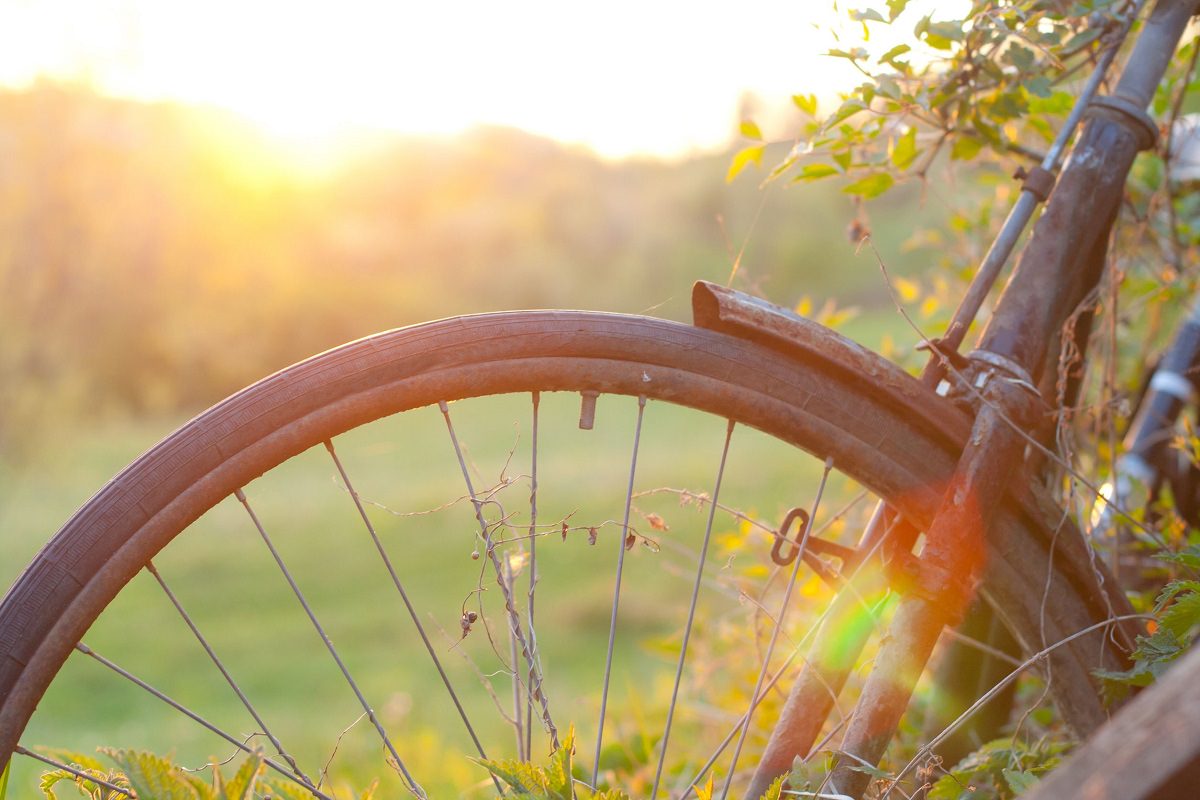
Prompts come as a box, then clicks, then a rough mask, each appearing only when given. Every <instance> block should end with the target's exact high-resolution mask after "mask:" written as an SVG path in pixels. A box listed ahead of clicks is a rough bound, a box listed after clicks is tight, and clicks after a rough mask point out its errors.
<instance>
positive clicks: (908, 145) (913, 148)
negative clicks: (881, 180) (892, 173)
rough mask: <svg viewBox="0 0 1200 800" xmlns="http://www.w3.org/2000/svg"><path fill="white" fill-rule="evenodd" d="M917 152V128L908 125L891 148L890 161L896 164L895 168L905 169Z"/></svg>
mask: <svg viewBox="0 0 1200 800" xmlns="http://www.w3.org/2000/svg"><path fill="white" fill-rule="evenodd" d="M917 152H918V151H917V129H916V127H915V126H910V127H909V129H908V130H907V131H905V132H904V135H903V136H901V137H900V138H899V139H897V140H896V144H895V146H894V147H893V148H892V163H893V164H895V165H896V169H907V168H908V165H909V164H911V163H912V162H913V160H914V159H916V157H917Z"/></svg>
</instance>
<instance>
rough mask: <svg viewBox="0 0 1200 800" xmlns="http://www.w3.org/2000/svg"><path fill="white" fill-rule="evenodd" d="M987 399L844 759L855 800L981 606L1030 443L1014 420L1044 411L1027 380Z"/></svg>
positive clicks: (842, 768)
mask: <svg viewBox="0 0 1200 800" xmlns="http://www.w3.org/2000/svg"><path fill="white" fill-rule="evenodd" d="M990 366H991V368H993V369H995V366H994V365H990ZM981 377H982V375H981ZM982 394H983V396H984V399H985V401H986V402H985V404H984V405H983V406H982V408H981V410H980V412H979V415H978V416H977V417H976V420H975V426H974V428H973V429H972V431H971V437H970V439H969V440H968V443H967V446H966V448H964V450H963V455H962V459H961V460H960V461H959V464H958V468H957V469H956V470H955V474H954V477H953V478H952V479H951V481H950V486H949V488H948V489H947V491H946V494H945V497H944V499H943V501H942V505H941V508H940V509H939V510H938V513H937V516H936V517H935V518H934V521H933V524H932V525H931V526H930V528H929V530H928V531H926V534H925V547H924V549H923V550H922V553H921V558H920V560H919V562H918V574H917V576H916V581H915V582H914V584H913V586H912V587H911V590H912V593H911V594H909V595H908V596H906V597H905V598H904V600H903V601H902V602H901V604H900V608H899V609H898V610H897V612H896V617H895V619H894V620H893V622H892V624H891V626H890V627H889V629H888V634H887V636H885V637H884V639H883V642H882V644H881V646H880V650H879V654H878V655H877V656H876V659H875V664H874V668H873V669H872V671H871V674H870V676H869V677H868V678H867V683H866V685H865V686H864V687H863V692H862V695H861V696H860V698H859V700H858V703H857V705H856V706H855V709H854V715H853V717H852V718H851V720H850V723H849V725H848V726H847V729H846V735H845V738H844V739H843V741H842V747H841V751H842V753H843V754H844V755H843V756H842V758H841V759H840V761H839V763H838V765H837V767H836V768H835V769H834V772H833V774H832V777H831V785H832V786H833V788H834V790H835V791H838V792H842V793H844V794H847V795H850V796H851V797H859V796H861V795H862V793H863V792H864V791H865V790H866V788H867V785H868V784H869V783H870V774H869V773H868V772H867V771H865V769H864V767H866V768H874V767H875V766H876V765H877V764H878V763H879V759H880V758H881V757H882V756H883V752H884V750H885V749H886V748H887V745H888V743H889V742H890V741H891V740H892V737H893V736H895V733H896V729H897V727H898V726H899V723H900V717H901V716H903V714H904V712H905V710H906V709H907V708H908V704H909V701H910V699H911V697H912V691H913V688H914V687H915V686H916V682H917V679H918V678H920V676H921V673H922V672H923V671H924V670H925V664H926V663H927V662H928V660H929V656H930V655H931V654H932V652H933V647H934V645H935V644H936V643H937V640H938V637H939V636H940V635H941V632H942V628H943V627H945V626H947V625H957V624H959V622H961V621H962V618H963V616H964V614H965V613H966V610H967V607H968V606H969V605H970V603H971V602H972V601H973V600H974V597H975V593H976V588H977V586H978V583H979V581H980V580H981V578H982V576H983V568H984V556H985V553H986V546H985V543H986V542H987V540H988V529H989V527H990V526H991V524H992V523H991V521H992V520H993V519H994V518H995V515H996V512H997V511H998V510H999V508H1000V504H1001V502H1002V501H1003V499H1004V494H1005V491H1006V489H1007V486H1008V481H1009V479H1011V476H1012V474H1013V473H1014V471H1017V470H1019V467H1020V462H1021V457H1022V455H1023V452H1024V444H1025V440H1024V439H1023V438H1022V437H1021V436H1020V435H1019V434H1018V432H1017V431H1015V430H1013V428H1012V426H1011V424H1010V423H1009V420H1014V421H1016V422H1017V423H1018V424H1021V423H1023V422H1026V421H1028V417H1029V416H1030V412H1031V411H1032V410H1034V409H1035V408H1036V406H1035V405H1034V404H1033V402H1032V399H1031V396H1030V393H1029V391H1028V389H1027V388H1026V387H1025V385H1024V381H1013V380H1008V379H1005V378H1003V377H992V378H990V379H988V380H987V381H986V383H984V385H983V386H982Z"/></svg>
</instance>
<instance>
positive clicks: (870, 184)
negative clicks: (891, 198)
mask: <svg viewBox="0 0 1200 800" xmlns="http://www.w3.org/2000/svg"><path fill="white" fill-rule="evenodd" d="M895 182H896V180H895V179H894V178H893V177H892V176H891V175H889V174H888V173H886V172H876V173H875V174H873V175H868V176H867V177H865V178H861V179H859V180H857V181H855V182H854V183H852V184H850V185H849V186H847V187H846V188H845V189H842V191H843V192H845V193H846V194H854V195H858V196H860V197H865V198H867V199H870V198H872V197H878V196H879V195H881V194H883V193H884V192H886V191H887V190H888V189H890V188H892V184H894V183H895Z"/></svg>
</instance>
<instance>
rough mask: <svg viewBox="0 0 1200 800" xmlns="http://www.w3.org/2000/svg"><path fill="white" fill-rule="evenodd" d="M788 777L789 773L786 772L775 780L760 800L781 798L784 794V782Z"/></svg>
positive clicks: (777, 799) (778, 799)
mask: <svg viewBox="0 0 1200 800" xmlns="http://www.w3.org/2000/svg"><path fill="white" fill-rule="evenodd" d="M786 778H787V774H786V773H785V774H783V775H780V776H779V777H778V778H776V779H775V780H773V781H772V782H771V785H770V786H768V787H767V791H766V792H764V793H763V796H762V797H761V798H759V800H780V797H782V796H783V782H784V780H785V779H786Z"/></svg>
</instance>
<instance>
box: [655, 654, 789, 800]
mask: <svg viewBox="0 0 1200 800" xmlns="http://www.w3.org/2000/svg"><path fill="white" fill-rule="evenodd" d="M799 655H800V648H798V647H797V648H796V649H794V650H792V652H791V653H790V654H789V655H788V657H787V659H786V660H785V661H784V662H783V666H781V667H780V668H779V669H778V670H776V671H775V674H774V675H772V676H771V679H770V680H769V681H767V684H766V685H765V686H763V687H762V691H761V692H759V695H758V699H759V700H762V699H763V698H764V697H766V696H767V692H769V691H771V690H772V689H774V688H775V684H777V683H778V682H779V679H780V678H782V677H783V675H784V673H786V672H787V671H788V669H789V668H790V667H791V666H792V662H793V661H795V660H796V658H797V657H799ZM747 716H748V714H742V716H741V717H739V718H738V721H737V722H736V723H734V725H733V727H732V728H730V729H729V733H727V734H725V738H724V739H722V740H721V743H720V744H719V745H717V749H716V750H715V751H713V754H712V755H711V756H709V758H708V761H706V762H704V766H702V767H700V769H699V770H697V771H696V776H695V777H694V778H692V779H691V781H689V782H688V785H687V786H686V787H684V789H683V791H682V792H681V793H680V795H679V797H680V798H681V800H687V797H688V796H689V795H690V794H691V793H692V790H693V789H695V788H696V786H697V785H698V784H699V783H700V779H701V778H703V777H704V775H705V774H706V773H707V772H708V771H709V770H710V769H712V765H713V764H715V763H717V759H719V758H720V757H721V754H722V753H724V752H725V748H726V747H729V743H730V742H732V741H733V737H734V736H736V735H737V733H738V731H739V730H741V729H742V726H743V725H744V724H746V718H747Z"/></svg>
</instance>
